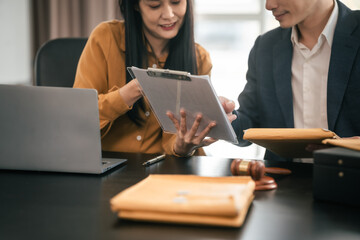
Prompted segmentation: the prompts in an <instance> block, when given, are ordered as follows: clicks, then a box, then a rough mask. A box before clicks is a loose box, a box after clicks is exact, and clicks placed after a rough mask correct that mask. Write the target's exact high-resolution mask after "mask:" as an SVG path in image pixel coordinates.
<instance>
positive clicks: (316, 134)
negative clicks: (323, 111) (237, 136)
mask: <svg viewBox="0 0 360 240" xmlns="http://www.w3.org/2000/svg"><path fill="white" fill-rule="evenodd" d="M335 138H338V136H337V135H336V134H335V133H334V132H332V131H329V130H326V129H322V128H307V129H304V128H249V129H247V130H245V133H244V139H246V140H248V141H250V142H253V143H256V144H258V145H260V146H262V147H264V148H266V149H268V150H270V151H271V152H273V153H275V154H277V155H279V156H281V157H285V158H310V157H312V152H309V151H307V150H306V147H307V146H308V145H309V144H322V140H324V139H335Z"/></svg>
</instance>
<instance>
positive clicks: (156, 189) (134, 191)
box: [110, 175, 255, 227]
mask: <svg viewBox="0 0 360 240" xmlns="http://www.w3.org/2000/svg"><path fill="white" fill-rule="evenodd" d="M254 189H255V182H254V181H253V180H252V179H251V178H250V177H238V176H237V177H235V176H234V177H201V176H194V175H150V176H149V177H147V178H145V179H144V180H142V181H141V182H139V183H137V184H135V185H133V186H131V187H129V188H128V189H126V190H124V191H122V192H120V193H119V194H118V195H116V196H115V197H113V198H112V199H111V200H110V205H111V209H112V211H114V212H117V214H118V216H119V217H120V218H124V219H131V220H140V221H156V222H166V223H185V224H202V225H218V226H231V227H239V226H241V225H242V224H243V222H244V220H245V216H246V213H247V211H248V208H249V206H250V204H251V202H252V200H253V198H254V195H253V193H254Z"/></svg>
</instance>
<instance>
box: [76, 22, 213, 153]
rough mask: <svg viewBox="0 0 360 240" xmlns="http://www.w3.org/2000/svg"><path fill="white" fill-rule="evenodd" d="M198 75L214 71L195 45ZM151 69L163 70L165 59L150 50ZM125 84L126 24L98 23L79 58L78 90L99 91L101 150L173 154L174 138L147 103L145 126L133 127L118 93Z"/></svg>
mask: <svg viewBox="0 0 360 240" xmlns="http://www.w3.org/2000/svg"><path fill="white" fill-rule="evenodd" d="M196 49H197V50H196V55H197V56H196V57H197V65H198V73H199V75H208V74H210V70H211V68H212V64H211V60H210V56H209V54H208V52H207V51H206V50H205V49H204V48H202V47H201V46H200V45H198V44H196ZM147 50H148V66H153V64H156V65H157V67H158V68H163V67H164V64H165V61H166V57H167V56H164V57H162V58H161V59H156V58H155V55H154V54H152V51H151V48H150V47H148V49H147ZM125 84H126V66H125V25H124V22H123V21H118V20H113V21H109V22H103V23H101V24H99V25H98V26H97V27H96V28H95V29H94V31H93V32H92V33H91V35H90V37H89V39H88V42H87V44H86V46H85V48H84V51H83V53H82V55H81V57H80V60H79V64H78V68H77V72H76V77H75V83H74V87H75V88H93V89H96V90H97V91H98V98H99V115H100V129H101V135H102V149H103V150H104V151H117V152H139V153H166V154H171V155H174V154H175V153H174V151H173V145H174V142H175V137H176V136H175V135H174V134H169V133H164V132H163V131H162V129H161V127H160V125H159V124H158V122H157V120H156V117H155V116H154V114H153V112H152V111H151V109H150V107H149V104H148V103H147V102H146V107H145V110H144V111H143V110H140V117H141V118H142V119H144V124H143V126H141V127H139V126H137V125H136V124H134V123H133V122H132V121H131V120H130V119H129V118H128V116H127V114H126V112H127V111H129V110H130V109H131V106H128V105H127V104H126V103H125V102H124V100H123V99H122V97H121V96H120V94H119V91H117V90H118V89H119V88H121V87H122V86H124V85H125Z"/></svg>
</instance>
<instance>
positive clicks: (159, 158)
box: [142, 154, 165, 167]
mask: <svg viewBox="0 0 360 240" xmlns="http://www.w3.org/2000/svg"><path fill="white" fill-rule="evenodd" d="M164 159H165V154H162V155H160V156H157V157H156V158H152V159H150V160H147V161H146V162H143V164H142V165H143V166H146V167H147V166H150V165H151V164H154V163H157V162H159V161H161V160H164Z"/></svg>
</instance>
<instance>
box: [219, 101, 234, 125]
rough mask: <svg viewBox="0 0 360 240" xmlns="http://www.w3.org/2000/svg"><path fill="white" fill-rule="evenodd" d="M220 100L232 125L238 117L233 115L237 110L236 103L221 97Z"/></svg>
mask: <svg viewBox="0 0 360 240" xmlns="http://www.w3.org/2000/svg"><path fill="white" fill-rule="evenodd" d="M219 100H220V103H221V105H222V107H223V108H224V111H225V113H226V115H227V117H228V120H229V122H230V123H231V122H232V121H234V120H235V119H236V115H235V114H233V113H232V112H233V111H234V109H235V103H234V101H231V100H229V99H227V98H225V97H222V96H219Z"/></svg>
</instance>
